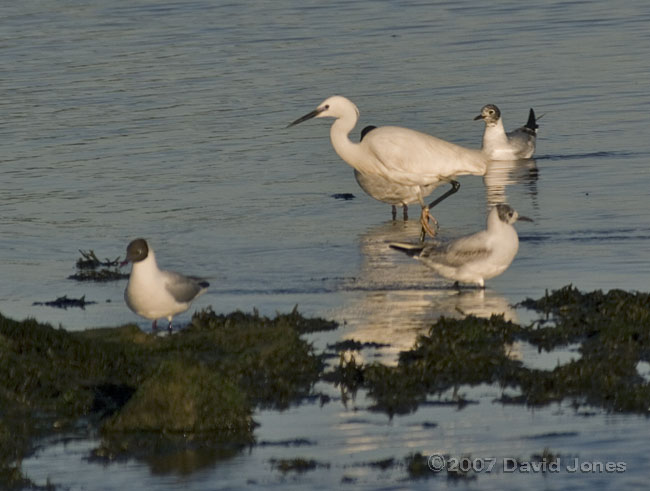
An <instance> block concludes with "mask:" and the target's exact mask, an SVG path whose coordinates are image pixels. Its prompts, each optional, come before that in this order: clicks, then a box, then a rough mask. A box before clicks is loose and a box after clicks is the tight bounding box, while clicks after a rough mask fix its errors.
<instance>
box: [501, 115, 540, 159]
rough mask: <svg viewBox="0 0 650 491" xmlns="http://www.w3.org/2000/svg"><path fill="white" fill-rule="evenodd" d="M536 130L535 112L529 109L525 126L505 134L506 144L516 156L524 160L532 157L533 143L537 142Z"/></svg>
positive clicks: (533, 151)
mask: <svg viewBox="0 0 650 491" xmlns="http://www.w3.org/2000/svg"><path fill="white" fill-rule="evenodd" d="M537 128H539V126H538V125H537V120H536V119H535V111H533V109H532V108H531V109H530V113H529V115H528V121H527V122H526V124H525V125H524V126H522V127H521V128H517V129H516V130H513V131H511V132H510V133H506V136H507V137H508V143H509V144H510V146H511V147H512V149H513V151H515V152H516V153H517V155H519V156H521V157H524V158H530V157H532V156H533V153H535V142H536V140H537Z"/></svg>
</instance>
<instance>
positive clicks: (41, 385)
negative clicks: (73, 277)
mask: <svg viewBox="0 0 650 491" xmlns="http://www.w3.org/2000/svg"><path fill="white" fill-rule="evenodd" d="M331 326H332V325H331V323H327V322H326V321H323V320H321V319H313V320H311V319H306V318H304V317H302V316H301V315H300V314H299V313H298V312H297V311H295V310H294V312H292V313H290V314H279V315H277V316H276V317H275V318H267V317H263V316H260V315H259V314H257V313H253V314H244V313H241V312H236V313H234V314H230V315H228V316H221V315H217V314H215V313H214V312H212V311H210V310H208V311H203V312H200V313H198V314H196V315H195V317H194V319H193V324H192V325H191V326H190V327H188V328H187V329H183V330H182V331H180V332H178V333H177V334H174V335H173V336H166V337H159V336H152V335H149V334H146V333H144V332H142V331H141V330H140V329H139V328H138V327H137V326H135V325H127V326H122V327H118V328H103V329H90V330H86V331H82V332H68V331H65V330H63V329H55V328H53V327H52V326H50V325H48V324H41V323H38V322H36V321H34V320H25V321H21V322H18V321H14V320H11V319H8V318H5V317H2V316H0V487H3V486H4V487H12V486H14V487H15V486H21V485H25V484H21V482H22V481H21V479H23V478H22V476H21V474H20V467H19V462H20V459H21V458H22V457H23V456H24V455H26V454H28V453H29V452H30V450H31V449H32V446H33V441H34V439H35V438H37V437H39V436H43V435H46V434H51V433H52V432H56V431H61V430H65V429H68V428H73V427H75V425H77V426H79V421H85V424H86V425H89V426H90V427H91V428H94V429H95V430H92V431H96V430H99V432H100V434H101V435H102V437H103V442H102V444H101V446H100V447H99V448H98V449H96V451H95V452H94V457H95V458H100V459H109V460H110V459H114V458H122V457H125V458H128V457H136V458H139V457H143V456H147V458H150V459H153V458H154V457H155V455H158V456H159V457H160V458H163V459H164V458H169V457H170V455H172V454H174V452H182V453H183V457H182V458H181V459H179V461H181V463H180V464H179V466H181V467H182V468H183V469H187V468H188V466H189V467H190V468H191V467H192V466H193V465H206V463H205V462H201V463H200V464H198V463H197V462H199V461H201V459H202V458H203V457H198V456H197V455H196V454H195V453H194V454H193V453H192V452H195V451H196V450H197V449H205V448H209V449H212V450H213V455H214V457H215V458H219V457H223V456H225V455H232V452H234V451H238V450H239V449H241V448H242V446H244V445H248V444H250V443H251V442H253V441H254V436H253V430H254V427H255V423H254V421H253V419H252V412H253V409H254V408H255V407H256V406H264V407H277V408H284V407H287V406H288V405H289V404H291V403H293V402H298V401H299V400H300V399H301V398H303V397H305V396H307V395H309V394H310V392H311V389H312V386H313V384H314V383H315V382H316V381H317V380H318V377H319V375H320V372H321V370H322V361H321V359H320V357H319V356H317V355H315V354H314V352H313V349H312V347H311V345H310V344H309V343H307V342H306V341H304V340H302V339H301V338H300V333H301V332H308V331H311V330H317V329H320V328H325V327H328V328H331ZM8 427H10V428H11V429H12V431H11V438H10V439H9V438H5V436H6V435H7V432H6V431H4V429H5V428H8ZM223 449H226V450H225V451H222V450H223ZM202 455H204V454H202ZM191 461H196V462H195V463H192V464H188V462H191ZM152 462H153V460H152ZM157 462H158V463H160V459H158V461H157ZM152 465H155V462H154V463H152ZM164 467H167V468H168V467H169V466H168V465H167V463H166V464H165V466H164Z"/></svg>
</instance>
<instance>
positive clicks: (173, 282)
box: [163, 271, 210, 303]
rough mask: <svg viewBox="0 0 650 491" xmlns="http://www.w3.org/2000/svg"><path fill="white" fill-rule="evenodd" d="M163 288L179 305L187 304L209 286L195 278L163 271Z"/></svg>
mask: <svg viewBox="0 0 650 491" xmlns="http://www.w3.org/2000/svg"><path fill="white" fill-rule="evenodd" d="M163 273H164V275H165V288H166V289H167V291H168V292H169V293H170V294H171V295H172V297H174V300H176V301H177V302H179V303H188V302H191V301H192V300H194V299H195V298H196V297H197V296H198V295H200V294H201V293H203V292H204V291H205V289H206V288H207V287H208V286H210V284H209V283H208V282H207V281H205V280H203V279H202V278H197V277H196V276H185V275H182V274H180V273H175V272H173V271H164V272H163Z"/></svg>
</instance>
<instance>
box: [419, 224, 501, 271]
mask: <svg viewBox="0 0 650 491" xmlns="http://www.w3.org/2000/svg"><path fill="white" fill-rule="evenodd" d="M486 239H487V232H486V231H485V230H483V231H481V232H477V233H475V234H473V235H468V236H467V237H461V238H459V239H456V240H454V241H452V242H449V243H446V244H442V245H436V244H432V245H429V246H426V247H424V249H423V250H422V252H421V253H420V254H419V259H421V260H422V261H424V262H431V263H438V264H443V265H445V266H453V267H459V266H462V265H463V264H467V263H469V262H472V261H476V260H480V259H484V258H486V257H488V256H489V255H490V254H491V253H492V250H491V249H490V248H489V247H487V245H486Z"/></svg>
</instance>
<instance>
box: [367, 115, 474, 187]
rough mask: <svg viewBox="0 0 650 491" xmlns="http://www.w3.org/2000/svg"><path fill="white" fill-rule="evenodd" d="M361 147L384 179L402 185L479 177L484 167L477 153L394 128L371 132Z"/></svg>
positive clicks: (424, 135)
mask: <svg viewBox="0 0 650 491" xmlns="http://www.w3.org/2000/svg"><path fill="white" fill-rule="evenodd" d="M361 145H363V146H364V148H365V149H366V150H368V151H369V153H370V154H371V155H372V156H373V160H374V161H375V162H376V163H377V164H379V167H380V168H381V169H383V170H384V173H385V176H386V177H388V178H390V179H391V180H394V181H396V182H399V183H400V184H405V185H417V186H426V185H428V184H435V183H438V182H439V181H441V180H446V179H452V178H454V177H455V176H458V175H463V174H477V175H483V174H484V173H485V169H486V164H487V158H486V157H485V156H484V155H483V154H482V153H481V152H480V151H478V150H471V149H468V148H464V147H461V146H459V145H455V144H454V143H450V142H447V141H445V140H441V139H439V138H436V137H435V136H431V135H427V134H425V133H420V132H419V131H415V130H410V129H408V128H401V127H398V126H381V127H379V128H376V129H374V130H372V131H371V132H370V133H368V134H367V135H366V137H365V138H364V139H363V141H362V143H361Z"/></svg>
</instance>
